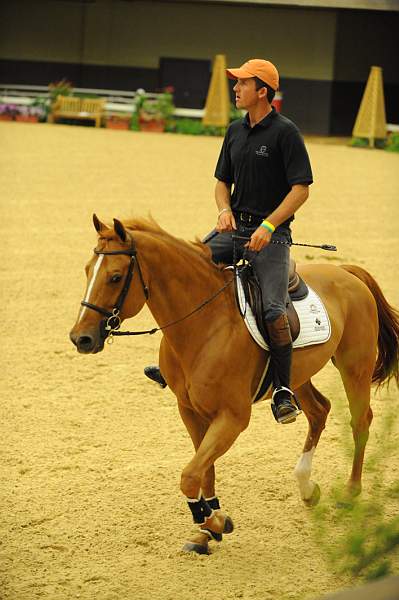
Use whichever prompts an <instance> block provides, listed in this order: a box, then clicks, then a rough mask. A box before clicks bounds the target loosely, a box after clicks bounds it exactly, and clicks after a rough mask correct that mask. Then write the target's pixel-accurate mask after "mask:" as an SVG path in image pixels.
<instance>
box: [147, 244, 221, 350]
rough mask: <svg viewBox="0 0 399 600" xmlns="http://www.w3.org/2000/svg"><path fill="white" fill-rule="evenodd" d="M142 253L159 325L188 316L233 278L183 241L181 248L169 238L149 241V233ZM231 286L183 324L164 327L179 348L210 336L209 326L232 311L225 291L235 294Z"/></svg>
mask: <svg viewBox="0 0 399 600" xmlns="http://www.w3.org/2000/svg"><path fill="white" fill-rule="evenodd" d="M139 256H140V261H141V260H142V262H143V269H144V271H145V273H146V277H147V278H148V279H147V280H148V281H149V292H150V293H149V299H148V301H147V304H148V307H149V309H150V311H151V312H152V314H153V316H154V319H155V320H156V321H157V323H158V325H159V326H160V327H163V326H165V325H167V324H169V323H172V322H174V321H176V320H178V319H181V318H182V317H185V316H186V315H188V314H189V313H190V312H191V311H193V310H194V309H196V308H197V307H199V306H200V305H201V304H203V303H204V301H206V300H208V299H209V298H210V297H211V296H213V295H214V294H216V293H217V292H218V290H220V289H221V288H222V287H223V286H224V285H225V283H226V281H227V280H228V278H230V277H231V275H229V276H228V277H227V279H226V276H225V275H224V274H223V273H222V272H220V271H219V270H218V269H217V268H216V267H215V266H214V265H213V264H212V263H211V262H210V261H207V260H206V258H204V257H203V256H201V254H200V252H199V251H198V252H197V251H195V250H194V249H192V250H191V249H190V248H189V247H187V246H186V245H185V244H184V243H182V244H181V247H180V245H179V242H178V241H169V240H168V239H167V238H165V239H163V238H159V239H156V238H152V239H151V240H150V239H149V237H147V236H146V239H145V243H144V244H143V252H142V256H143V259H141V253H140V252H139ZM230 288H231V286H228V288H227V289H226V291H223V292H221V293H220V294H219V295H218V296H217V297H216V298H215V299H214V300H212V301H211V302H210V303H209V304H206V305H205V306H204V307H203V308H201V309H200V310H198V312H196V313H195V314H193V316H190V317H187V319H184V321H182V323H181V324H176V325H172V326H171V327H168V328H166V329H165V331H164V332H163V333H164V335H165V337H166V338H167V340H168V342H169V343H170V344H171V345H172V347H173V348H174V349H175V350H176V351H179V350H180V351H184V348H185V347H186V346H187V345H190V346H192V345H193V344H195V343H196V342H198V343H200V340H201V337H202V336H204V335H205V336H209V327H212V326H214V325H215V324H216V320H218V318H223V316H225V313H227V311H228V310H231V305H232V302H226V294H230V295H231V294H232V291H231V289H230ZM210 320H212V324H211V323H210ZM188 334H189V335H188Z"/></svg>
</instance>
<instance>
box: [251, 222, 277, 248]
mask: <svg viewBox="0 0 399 600" xmlns="http://www.w3.org/2000/svg"><path fill="white" fill-rule="evenodd" d="M271 239H272V234H271V232H270V231H268V230H267V229H266V228H265V227H262V225H260V226H259V227H258V229H255V231H254V232H253V234H252V235H251V239H250V240H249V242H248V243H247V244H245V247H246V248H248V250H252V251H253V252H260V251H261V250H263V248H265V247H266V246H267V245H268V244H270V240H271Z"/></svg>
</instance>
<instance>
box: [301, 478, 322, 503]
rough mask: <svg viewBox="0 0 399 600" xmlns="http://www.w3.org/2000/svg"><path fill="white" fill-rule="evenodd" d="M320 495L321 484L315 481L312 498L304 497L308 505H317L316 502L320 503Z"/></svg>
mask: <svg viewBox="0 0 399 600" xmlns="http://www.w3.org/2000/svg"><path fill="white" fill-rule="evenodd" d="M320 496H321V492H320V486H319V485H318V484H317V483H315V484H314V490H313V492H312V495H311V496H310V498H304V499H303V501H304V503H305V504H306V506H316V504H318V503H319V500H320Z"/></svg>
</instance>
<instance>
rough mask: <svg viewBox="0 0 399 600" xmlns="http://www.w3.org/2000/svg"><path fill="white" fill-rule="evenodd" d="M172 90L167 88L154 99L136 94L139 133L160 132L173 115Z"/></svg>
mask: <svg viewBox="0 0 399 600" xmlns="http://www.w3.org/2000/svg"><path fill="white" fill-rule="evenodd" d="M174 110H175V106H174V104H173V88H171V87H167V88H165V89H164V91H163V92H162V93H161V94H159V95H158V96H157V97H156V98H149V97H148V96H147V95H146V94H145V93H141V94H138V96H137V99H136V113H137V115H138V124H139V129H140V131H152V132H162V131H165V125H166V123H167V121H168V119H170V117H171V116H172V115H173V113H174Z"/></svg>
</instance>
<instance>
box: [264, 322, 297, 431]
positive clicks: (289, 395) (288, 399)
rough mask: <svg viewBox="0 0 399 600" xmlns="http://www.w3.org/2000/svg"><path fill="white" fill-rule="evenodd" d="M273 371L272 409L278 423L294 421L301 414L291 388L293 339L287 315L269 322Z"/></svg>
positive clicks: (268, 329)
mask: <svg viewBox="0 0 399 600" xmlns="http://www.w3.org/2000/svg"><path fill="white" fill-rule="evenodd" d="M267 331H268V334H269V343H270V360H271V365H272V370H273V371H272V372H273V387H274V392H273V396H272V411H273V415H274V418H275V419H276V421H277V422H278V423H293V422H294V421H295V419H296V417H297V416H298V415H299V414H300V409H299V406H298V403H297V400H296V398H295V396H294V393H293V392H292V391H291V389H290V377H291V359H292V340H291V332H290V326H289V324H288V319H287V315H286V314H283V315H281V316H280V317H278V318H277V319H276V320H275V321H272V322H268V323H267Z"/></svg>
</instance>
